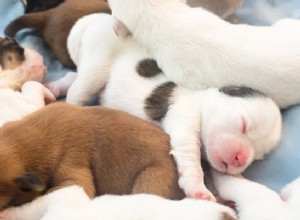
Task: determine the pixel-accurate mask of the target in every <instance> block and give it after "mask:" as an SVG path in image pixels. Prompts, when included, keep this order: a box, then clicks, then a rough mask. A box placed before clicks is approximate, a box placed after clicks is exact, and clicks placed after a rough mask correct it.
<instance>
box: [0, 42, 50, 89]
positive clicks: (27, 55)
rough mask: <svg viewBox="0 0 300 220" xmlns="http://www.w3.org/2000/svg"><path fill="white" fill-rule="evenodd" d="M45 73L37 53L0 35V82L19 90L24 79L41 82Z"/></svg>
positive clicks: (41, 60)
mask: <svg viewBox="0 0 300 220" xmlns="http://www.w3.org/2000/svg"><path fill="white" fill-rule="evenodd" d="M46 73H47V68H46V67H45V65H44V62H43V57H42V56H41V55H40V54H39V53H37V52H36V51H34V50H31V49H27V48H25V49H24V48H23V47H21V46H20V45H19V44H18V43H17V42H16V41H15V40H13V39H9V38H1V37H0V81H1V83H0V84H2V85H4V87H5V86H7V87H9V88H12V89H14V90H20V88H21V86H22V85H23V84H24V83H25V82H26V81H29V80H33V81H38V82H43V81H44V79H45V76H46Z"/></svg>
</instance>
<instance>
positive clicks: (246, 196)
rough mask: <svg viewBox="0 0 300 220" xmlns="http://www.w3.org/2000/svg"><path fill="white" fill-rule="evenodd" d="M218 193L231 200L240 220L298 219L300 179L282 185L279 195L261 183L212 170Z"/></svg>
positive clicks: (299, 212) (299, 211) (299, 213)
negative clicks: (284, 185)
mask: <svg viewBox="0 0 300 220" xmlns="http://www.w3.org/2000/svg"><path fill="white" fill-rule="evenodd" d="M213 179H214V183H215V187H216V189H217V191H218V193H219V195H220V196H221V197H222V198H223V199H225V200H229V201H234V202H235V206H236V210H237V213H238V216H239V220H253V219H259V220H295V219H300V210H299V205H300V178H298V179H296V180H295V181H293V182H292V183H290V184H288V185H287V186H286V187H284V188H283V190H282V193H281V197H282V198H283V200H282V199H281V198H280V197H279V195H278V194H277V193H276V192H274V191H272V190H271V189H269V188H267V187H266V186H264V185H261V184H258V183H255V182H252V181H249V180H247V179H244V178H242V177H234V176H229V175H224V174H220V173H217V172H215V171H213Z"/></svg>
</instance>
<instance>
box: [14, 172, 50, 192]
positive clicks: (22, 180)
mask: <svg viewBox="0 0 300 220" xmlns="http://www.w3.org/2000/svg"><path fill="white" fill-rule="evenodd" d="M15 183H16V185H17V186H18V187H19V188H20V190H21V191H23V192H32V191H35V192H40V191H43V190H44V189H45V185H44V184H43V183H42V181H41V180H40V178H39V177H37V176H35V175H33V174H31V173H26V174H24V175H23V176H21V177H18V178H16V179H15Z"/></svg>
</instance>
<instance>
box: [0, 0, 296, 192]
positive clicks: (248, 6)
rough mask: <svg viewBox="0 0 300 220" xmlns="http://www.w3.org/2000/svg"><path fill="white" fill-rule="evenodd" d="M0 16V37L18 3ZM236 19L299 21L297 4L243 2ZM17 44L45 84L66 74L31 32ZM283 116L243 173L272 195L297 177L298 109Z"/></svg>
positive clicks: (9, 2) (9, 1)
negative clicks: (272, 143) (267, 151)
mask: <svg viewBox="0 0 300 220" xmlns="http://www.w3.org/2000/svg"><path fill="white" fill-rule="evenodd" d="M0 14H1V20H0V36H4V34H3V30H4V27H5V26H6V25H7V24H8V23H9V21H11V20H12V19H14V18H15V17H17V16H20V15H21V14H23V6H22V3H21V0H1V1H0ZM237 15H238V18H239V19H240V22H241V23H248V24H253V25H270V24H272V23H274V22H275V21H277V20H279V19H281V18H285V17H293V18H298V19H300V1H299V0H245V2H244V4H243V6H242V7H241V8H240V9H239V10H238V11H237ZM17 40H18V41H19V42H20V43H21V44H22V45H23V46H27V47H31V48H34V49H36V50H37V51H39V52H40V53H41V54H42V55H43V56H44V59H45V64H46V65H47V67H48V76H47V81H52V80H54V79H57V78H59V77H62V76H63V75H64V74H65V73H66V72H67V71H69V69H67V68H65V67H64V66H63V65H62V64H61V63H60V62H59V61H57V60H56V59H55V58H54V56H53V54H52V53H51V51H50V50H49V49H48V48H47V46H46V45H45V44H44V42H43V40H42V39H41V38H40V37H39V36H38V35H36V33H34V32H33V31H31V30H24V31H20V32H19V33H18V34H17ZM299 40H300V39H299ZM299 74H300V72H299ZM295 92H300V91H295ZM283 116H284V121H283V138H282V141H281V144H280V145H279V146H278V149H277V150H275V151H274V152H273V153H272V154H271V155H269V156H268V157H266V158H265V159H264V160H262V161H258V162H255V163H254V164H253V165H252V166H251V167H250V168H249V169H248V170H247V171H246V173H245V175H246V177H247V178H249V179H251V180H255V181H257V182H260V183H263V184H266V185H267V186H268V187H270V188H272V189H274V190H276V191H279V190H280V189H281V187H282V186H284V185H285V184H286V183H288V182H290V181H292V180H293V179H295V178H297V177H299V176H300V146H299V145H300V106H294V107H290V108H289V109H287V110H285V111H284V112H283Z"/></svg>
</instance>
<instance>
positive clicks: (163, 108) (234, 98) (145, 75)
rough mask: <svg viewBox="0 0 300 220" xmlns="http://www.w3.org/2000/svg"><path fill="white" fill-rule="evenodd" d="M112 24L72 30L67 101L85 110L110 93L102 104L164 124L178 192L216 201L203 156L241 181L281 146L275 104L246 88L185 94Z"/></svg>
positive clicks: (94, 21) (102, 17)
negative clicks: (73, 70) (73, 72)
mask: <svg viewBox="0 0 300 220" xmlns="http://www.w3.org/2000/svg"><path fill="white" fill-rule="evenodd" d="M112 25H113V19H112V17H111V16H110V15H106V14H95V15H89V16H86V17H84V18H82V19H80V20H79V21H78V22H77V23H76V25H75V26H74V27H73V29H72V31H71V34H70V36H69V39H68V47H69V49H70V54H71V57H72V58H73V60H74V62H75V63H76V64H77V66H78V76H77V78H76V80H75V81H74V83H73V84H72V85H71V87H70V88H69V90H68V93H67V98H66V101H67V102H69V103H72V104H79V105H82V104H86V102H87V101H89V100H90V99H91V97H92V95H94V94H95V93H97V92H98V93H99V91H100V90H101V89H103V88H104V86H105V88H104V91H103V94H102V97H101V104H102V105H104V106H108V107H112V108H116V109H121V110H124V111H126V112H129V113H131V114H133V115H135V116H138V117H140V118H144V119H146V120H149V121H151V122H153V123H155V124H157V125H160V126H161V127H162V128H163V130H164V131H166V132H167V133H168V134H169V135H170V141H171V148H172V150H171V153H172V154H173V155H174V157H175V161H176V164H177V168H178V172H179V174H180V179H179V185H180V187H181V188H182V189H184V191H185V193H186V195H188V196H189V197H194V198H204V199H212V200H213V199H214V198H213V195H212V194H211V193H210V192H209V191H208V190H207V189H206V187H205V185H204V181H203V171H202V168H201V165H200V158H201V156H202V157H204V158H206V159H207V160H208V161H209V162H210V164H211V165H212V166H213V167H214V168H216V169H217V170H219V171H221V172H227V173H232V174H237V173H241V172H243V171H244V170H245V169H246V168H247V167H248V166H249V164H251V162H252V161H253V160H254V159H261V158H262V157H263V156H264V155H265V154H267V153H269V152H270V151H271V150H272V149H273V148H274V147H275V146H276V144H277V143H278V141H279V139H280V134H281V114H280V111H279V109H278V107H277V106H276V105H275V103H274V102H273V101H272V100H271V99H269V98H267V97H266V96H264V95H263V94H262V93H260V92H257V91H255V90H252V89H249V88H245V87H225V88H222V89H220V90H218V89H217V88H211V89H206V90H188V89H185V88H183V87H180V86H178V85H176V84H174V83H172V82H170V81H169V80H168V79H167V78H166V76H165V75H164V74H163V73H162V71H161V70H160V69H159V68H158V66H157V64H156V62H155V60H153V59H151V56H150V55H149V54H148V53H147V52H146V50H144V48H142V47H141V46H139V45H138V44H137V43H135V41H133V40H132V39H131V38H127V39H123V40H119V39H118V38H117V37H116V36H114V33H113V31H112ZM83 27H84V28H85V29H84V31H82V30H83V29H82V28H83ZM80 31H81V32H80ZM78 33H81V34H78ZM78 36H81V37H82V38H79V37H78ZM83 39H84V40H83ZM61 80H63V79H61ZM57 85H62V83H58V82H55V83H54V84H52V86H51V89H52V90H57V87H55V86H57ZM63 85H66V83H65V82H64V84H63ZM49 88H50V87H49ZM64 89H65V88H64ZM200 148H201V150H200Z"/></svg>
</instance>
